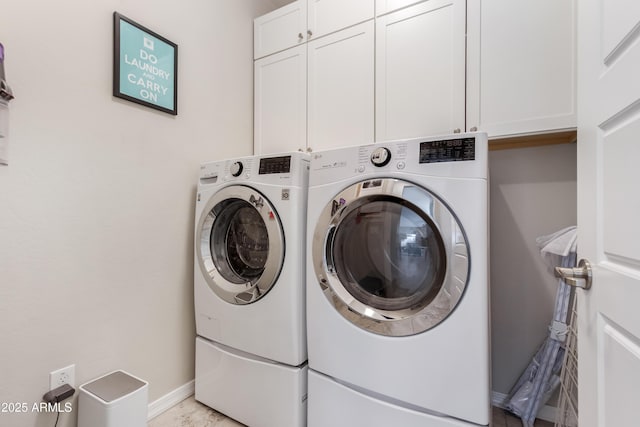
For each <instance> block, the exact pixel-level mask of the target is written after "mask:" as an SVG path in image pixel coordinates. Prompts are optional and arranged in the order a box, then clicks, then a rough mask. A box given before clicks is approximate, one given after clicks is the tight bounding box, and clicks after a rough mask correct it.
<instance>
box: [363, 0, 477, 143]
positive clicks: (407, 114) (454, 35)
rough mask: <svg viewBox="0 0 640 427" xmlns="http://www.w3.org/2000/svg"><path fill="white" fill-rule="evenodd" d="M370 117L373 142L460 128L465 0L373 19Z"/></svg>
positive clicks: (440, 0) (435, 1)
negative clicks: (373, 74) (373, 80)
mask: <svg viewBox="0 0 640 427" xmlns="http://www.w3.org/2000/svg"><path fill="white" fill-rule="evenodd" d="M389 3H391V2H389ZM375 114H376V120H375V128H376V140H377V141H383V140H389V139H398V138H411V137H420V136H424V135H437V134H447V133H453V132H461V131H463V130H464V129H465V1H464V0H429V1H426V2H422V3H419V4H416V5H414V6H411V7H407V8H404V9H401V10H398V11H396V12H393V13H390V14H387V15H383V16H380V17H378V18H377V19H376V113H375Z"/></svg>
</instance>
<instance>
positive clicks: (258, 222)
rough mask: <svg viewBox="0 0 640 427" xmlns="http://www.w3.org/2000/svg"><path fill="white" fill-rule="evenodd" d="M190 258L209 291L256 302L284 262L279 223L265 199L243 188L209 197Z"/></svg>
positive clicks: (242, 301)
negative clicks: (197, 264)
mask: <svg viewBox="0 0 640 427" xmlns="http://www.w3.org/2000/svg"><path fill="white" fill-rule="evenodd" d="M196 239H197V242H198V243H197V247H196V257H197V258H198V262H199V264H200V269H201V270H202V274H203V275H204V278H205V279H206V281H207V283H208V284H209V287H211V289H212V290H213V291H214V292H215V293H216V295H218V296H219V297H220V298H222V299H223V300H225V301H227V302H230V303H232V304H249V303H252V302H254V301H257V300H259V299H260V298H262V297H263V296H264V295H265V294H266V293H267V292H268V291H269V290H270V289H271V288H272V286H273V285H274V284H275V282H276V280H277V279H278V275H279V274H280V270H281V269H282V264H283V262H284V236H283V233H282V224H281V223H280V219H279V218H278V215H277V213H276V211H275V209H274V208H273V206H272V205H271V204H270V203H269V201H268V200H267V198H266V197H265V196H263V195H262V194H261V193H259V192H258V191H256V190H254V189H252V188H250V187H245V186H230V187H226V188H223V189H222V190H220V191H218V192H217V193H215V194H214V195H213V197H212V198H211V199H210V200H209V202H208V203H207V205H206V207H205V210H204V214H203V215H202V217H201V219H200V222H199V223H198V226H197V228H196Z"/></svg>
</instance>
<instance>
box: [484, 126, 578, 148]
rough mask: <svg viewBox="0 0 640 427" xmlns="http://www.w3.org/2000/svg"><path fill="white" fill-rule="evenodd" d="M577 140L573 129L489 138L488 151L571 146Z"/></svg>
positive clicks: (576, 133) (576, 134)
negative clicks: (559, 145) (561, 145)
mask: <svg viewBox="0 0 640 427" xmlns="http://www.w3.org/2000/svg"><path fill="white" fill-rule="evenodd" d="M577 138H578V132H577V131H576V130H575V129H573V130H563V131H559V132H551V133H543V134H535V135H516V136H509V137H505V138H497V139H491V138H490V139H489V151H493V150H508V149H512V148H527V147H539V146H543V145H557V144H571V143H574V142H576V140H577Z"/></svg>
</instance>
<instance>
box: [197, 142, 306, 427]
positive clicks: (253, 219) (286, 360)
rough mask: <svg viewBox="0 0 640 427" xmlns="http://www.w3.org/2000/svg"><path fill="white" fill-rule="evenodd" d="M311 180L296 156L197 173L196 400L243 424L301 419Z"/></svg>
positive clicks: (279, 424) (248, 160) (279, 426)
mask: <svg viewBox="0 0 640 427" xmlns="http://www.w3.org/2000/svg"><path fill="white" fill-rule="evenodd" d="M308 174H309V156H308V155H307V154H303V153H285V154H281V155H276V156H252V157H244V158H239V159H233V160H225V161H221V162H213V163H207V164H204V165H202V166H201V169H200V180H199V183H198V192H197V201H196V218H195V268H194V270H195V274H194V303H195V315H196V332H197V335H198V337H197V339H196V380H195V382H196V387H195V388H196V390H195V393H196V400H198V401H200V402H202V403H204V404H206V405H208V406H210V407H212V408H214V409H216V410H218V411H220V412H222V413H225V414H226V415H228V416H230V417H231V418H234V419H236V420H238V421H240V422H242V423H244V424H246V425H249V426H268V427H271V426H273V427H283V426H292V427H293V426H303V425H305V422H306V382H307V366H306V360H307V350H306V326H305V273H304V269H305V261H304V260H305V258H304V256H305V231H306V227H305V224H306V222H305V221H306V206H307V198H306V196H307V184H308Z"/></svg>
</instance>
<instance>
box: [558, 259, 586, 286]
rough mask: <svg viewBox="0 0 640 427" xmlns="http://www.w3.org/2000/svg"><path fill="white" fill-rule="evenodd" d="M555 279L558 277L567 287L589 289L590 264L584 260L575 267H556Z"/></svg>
mask: <svg viewBox="0 0 640 427" xmlns="http://www.w3.org/2000/svg"><path fill="white" fill-rule="evenodd" d="M555 270H556V277H560V278H562V279H563V280H564V282H565V283H566V284H567V285H569V286H575V287H576V288H582V289H584V290H587V289H590V288H591V278H592V274H591V264H589V261H587V260H586V259H581V260H580V262H579V263H578V266H577V267H556V269H555Z"/></svg>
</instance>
